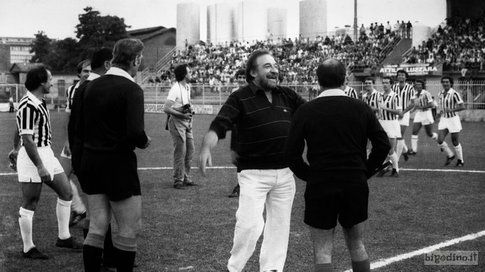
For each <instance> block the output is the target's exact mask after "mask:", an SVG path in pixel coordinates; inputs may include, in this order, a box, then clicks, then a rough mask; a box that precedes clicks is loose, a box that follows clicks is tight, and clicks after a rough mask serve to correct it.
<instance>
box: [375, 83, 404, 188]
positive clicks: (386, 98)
mask: <svg viewBox="0 0 485 272" xmlns="http://www.w3.org/2000/svg"><path fill="white" fill-rule="evenodd" d="M391 84H392V80H391V78H389V77H385V78H383V79H382V87H383V89H384V92H383V94H382V96H381V97H380V99H379V112H380V114H379V115H380V116H379V123H380V124H381V126H382V128H384V131H385V132H386V133H387V137H389V142H390V143H391V150H389V155H388V157H389V160H390V161H391V163H392V172H391V177H396V178H397V177H399V157H398V156H397V154H396V139H397V138H399V137H401V128H400V127H399V121H398V118H399V117H402V113H401V110H400V105H399V97H398V95H397V94H396V93H395V92H394V91H392V90H391ZM386 172H387V169H383V170H381V171H379V173H378V174H377V176H378V177H382V176H384V174H385V173H386Z"/></svg>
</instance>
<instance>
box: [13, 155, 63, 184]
mask: <svg viewBox="0 0 485 272" xmlns="http://www.w3.org/2000/svg"><path fill="white" fill-rule="evenodd" d="M37 152H38V153H39V157H40V159H41V160H42V163H43V164H44V166H45V168H46V169H47V171H48V172H49V174H50V175H51V179H53V178H54V175H57V174H61V173H63V172H64V169H62V166H61V164H60V163H59V160H57V158H56V157H55V156H54V152H53V151H52V149H51V147H50V146H46V147H37ZM17 174H18V180H19V182H33V183H41V182H42V181H41V179H40V176H39V173H38V172H37V167H36V166H35V165H34V163H33V162H32V160H31V159H30V158H29V155H27V151H25V147H23V146H22V147H21V148H20V150H19V154H18V157H17Z"/></svg>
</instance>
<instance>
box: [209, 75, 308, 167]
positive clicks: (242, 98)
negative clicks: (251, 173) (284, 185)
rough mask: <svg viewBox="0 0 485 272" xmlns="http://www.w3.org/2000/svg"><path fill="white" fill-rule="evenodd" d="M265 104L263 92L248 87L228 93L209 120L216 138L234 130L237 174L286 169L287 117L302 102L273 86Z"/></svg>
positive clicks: (300, 99)
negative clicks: (235, 135)
mask: <svg viewBox="0 0 485 272" xmlns="http://www.w3.org/2000/svg"><path fill="white" fill-rule="evenodd" d="M272 98H273V102H272V103H269V101H268V98H267V97H266V95H265V93H264V91H263V90H261V89H258V87H256V86H255V85H254V84H249V85H248V86H245V87H243V88H241V89H239V90H237V91H236V92H234V93H232V94H231V95H230V96H229V98H228V99H227V101H226V102H225V103H224V105H223V106H222V108H221V110H220V111H219V113H218V115H217V117H216V118H215V119H214V121H212V123H211V126H210V130H212V131H214V132H215V133H216V134H217V136H218V137H219V139H224V138H225V137H226V132H227V131H228V130H231V129H233V127H234V126H235V127H236V130H237V144H236V147H234V146H233V148H234V149H235V150H237V153H238V155H239V156H238V161H237V163H238V171H241V170H244V169H281V168H285V167H288V163H287V161H286V159H285V142H286V138H287V137H288V132H289V129H290V123H291V117H292V116H293V113H294V112H295V111H296V109H297V108H298V107H299V106H300V105H302V104H303V103H304V102H305V100H304V99H303V98H301V97H300V96H299V95H298V94H296V93H295V92H294V91H293V90H291V89H289V88H285V87H277V89H276V90H273V91H272Z"/></svg>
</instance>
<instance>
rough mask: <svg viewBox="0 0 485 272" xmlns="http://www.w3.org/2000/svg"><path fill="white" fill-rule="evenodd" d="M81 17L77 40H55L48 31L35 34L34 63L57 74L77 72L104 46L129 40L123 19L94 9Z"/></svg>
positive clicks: (77, 28) (88, 9)
mask: <svg viewBox="0 0 485 272" xmlns="http://www.w3.org/2000/svg"><path fill="white" fill-rule="evenodd" d="M84 11H85V13H83V14H80V15H79V24H77V25H76V37H77V38H78V39H79V41H78V40H76V39H74V38H65V39H63V40H51V39H49V37H47V35H45V34H44V32H42V31H39V32H38V33H37V34H36V35H35V40H34V41H33V43H32V49H31V51H30V52H32V53H34V56H33V57H32V59H31V60H30V62H41V63H44V64H46V65H48V66H49V67H50V68H51V69H52V70H53V71H55V72H63V73H65V72H74V71H76V65H77V64H78V63H79V62H80V61H81V60H84V59H87V58H89V57H90V56H91V55H92V53H93V52H94V51H96V50H98V49H100V48H101V47H109V48H112V47H113V46H114V44H115V42H116V41H117V40H119V39H122V38H126V37H128V33H127V32H126V28H127V27H129V26H127V25H126V24H125V20H124V19H123V18H120V17H117V16H111V15H107V16H101V15H100V13H99V11H96V10H93V9H92V8H91V7H86V8H85V9H84Z"/></svg>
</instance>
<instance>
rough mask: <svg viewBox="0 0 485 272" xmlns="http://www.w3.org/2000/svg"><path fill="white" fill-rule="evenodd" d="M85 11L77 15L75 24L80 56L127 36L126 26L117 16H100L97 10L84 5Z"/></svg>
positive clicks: (85, 55)
mask: <svg viewBox="0 0 485 272" xmlns="http://www.w3.org/2000/svg"><path fill="white" fill-rule="evenodd" d="M84 11H85V13H83V14H80V15H79V24H78V25H76V37H77V38H78V39H79V43H78V48H79V50H80V52H81V58H86V57H88V56H90V55H91V53H92V52H94V51H96V50H97V49H100V48H101V47H109V48H112V47H113V46H114V44H115V42H116V41H117V40H119V39H123V38H126V37H128V33H127V32H126V28H128V27H129V26H127V25H126V24H125V20H124V19H123V18H119V17H118V16H111V15H107V16H101V15H100V13H99V11H96V10H93V8H92V7H86V8H85V9H84Z"/></svg>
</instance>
